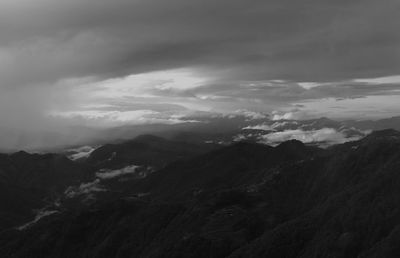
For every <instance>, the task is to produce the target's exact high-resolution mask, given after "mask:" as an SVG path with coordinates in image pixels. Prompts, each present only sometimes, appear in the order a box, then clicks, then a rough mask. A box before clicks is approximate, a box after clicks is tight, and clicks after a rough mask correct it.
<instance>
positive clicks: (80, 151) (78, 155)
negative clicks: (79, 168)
mask: <svg viewBox="0 0 400 258" xmlns="http://www.w3.org/2000/svg"><path fill="white" fill-rule="evenodd" d="M94 150H95V148H93V147H91V146H82V147H79V148H76V149H69V150H67V151H68V153H72V154H70V155H68V158H69V159H71V160H78V159H82V158H87V157H89V156H90V154H91V153H92V152H93V151H94Z"/></svg>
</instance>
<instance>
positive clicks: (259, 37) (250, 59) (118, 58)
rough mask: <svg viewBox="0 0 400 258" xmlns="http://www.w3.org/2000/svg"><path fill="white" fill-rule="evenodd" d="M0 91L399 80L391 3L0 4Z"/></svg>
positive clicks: (399, 39)
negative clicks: (41, 86) (76, 82)
mask: <svg viewBox="0 0 400 258" xmlns="http://www.w3.org/2000/svg"><path fill="white" fill-rule="evenodd" d="M1 5H2V6H1V7H2V8H1V11H0V17H1V18H0V21H1V37H0V46H1V50H0V56H1V57H2V60H3V61H2V65H1V70H0V75H1V78H2V82H1V83H2V87H6V86H7V85H12V86H13V87H14V86H20V85H26V84H32V83H41V82H44V81H46V82H48V81H50V82H51V81H56V80H59V79H62V78H69V77H85V76H98V77H100V78H108V77H118V76H123V75H127V74H133V73H141V72H146V71H151V70H163V69H172V68H177V67H199V68H202V69H203V70H204V71H205V72H207V73H213V72H215V73H217V74H218V76H221V77H223V78H229V79H232V80H234V79H240V80H243V79H252V80H267V79H286V80H308V81H310V80H311V81H326V80H334V81H337V80H341V79H347V78H361V77H377V76H386V75H392V74H395V73H398V71H399V65H400V64H399V55H400V53H399V51H400V49H399V46H400V44H399V43H400V35H399V33H398V27H399V25H400V19H399V18H398V13H399V11H400V9H399V2H398V1H396V0H383V1H372V0H366V1H333V0H332V1H328V0H325V1H324V0H322V1H321V0H304V1H288V0H283V1H282V0H279V1H278V0H268V1H257V0H252V1H244V0H242V1H239V0H229V1H228V0H219V1H214V0H213V1H211V0H204V1H194V0H193V1H191V0H169V1H156V0H146V1H144V0H136V1H125V0H117V1H103V0H101V1H98V0H81V1H77V0H73V1H47V0H38V1H35V2H34V3H33V1H28V0H16V1H11V0H9V1H2V2H1Z"/></svg>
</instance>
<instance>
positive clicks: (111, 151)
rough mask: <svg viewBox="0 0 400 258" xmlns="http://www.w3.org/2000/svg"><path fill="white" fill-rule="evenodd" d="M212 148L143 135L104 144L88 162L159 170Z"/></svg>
mask: <svg viewBox="0 0 400 258" xmlns="http://www.w3.org/2000/svg"><path fill="white" fill-rule="evenodd" d="M215 148H216V146H214V145H212V144H189V143H185V142H180V141H171V140H166V139H164V138H161V137H157V136H152V135H142V136H138V137H136V138H135V139H133V140H130V141H126V142H122V143H119V144H106V145H104V146H102V147H100V148H98V149H96V150H95V151H93V152H92V153H91V154H90V156H89V158H88V159H87V162H88V163H89V164H91V165H94V166H96V167H98V168H121V167H124V166H127V165H131V164H135V165H146V166H154V167H156V168H160V167H163V166H165V165H166V164H168V163H170V162H172V161H175V160H178V159H181V158H187V157H190V156H194V155H196V154H200V153H204V152H207V151H209V150H212V149H215Z"/></svg>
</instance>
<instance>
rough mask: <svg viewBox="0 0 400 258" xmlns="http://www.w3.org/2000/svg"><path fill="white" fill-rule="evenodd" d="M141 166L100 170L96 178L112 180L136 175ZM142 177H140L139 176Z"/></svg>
mask: <svg viewBox="0 0 400 258" xmlns="http://www.w3.org/2000/svg"><path fill="white" fill-rule="evenodd" d="M138 168H139V166H135V165H131V166H127V167H124V168H121V169H116V170H100V172H98V173H96V176H97V177H98V178H100V179H112V178H115V177H120V176H123V175H129V174H136V173H137V172H138V171H137V170H138ZM138 176H139V177H140V175H138Z"/></svg>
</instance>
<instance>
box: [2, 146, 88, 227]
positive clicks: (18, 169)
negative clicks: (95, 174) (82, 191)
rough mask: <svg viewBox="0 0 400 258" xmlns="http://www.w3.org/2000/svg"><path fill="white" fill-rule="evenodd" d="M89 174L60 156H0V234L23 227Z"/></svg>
mask: <svg viewBox="0 0 400 258" xmlns="http://www.w3.org/2000/svg"><path fill="white" fill-rule="evenodd" d="M91 174H92V171H91V170H90V169H89V168H88V167H85V166H82V165H79V164H76V163H74V162H72V161H71V160H69V159H67V158H66V157H65V156H62V155H59V154H30V153H27V152H24V151H20V152H17V153H13V154H0V211H1V212H0V230H1V229H4V228H7V227H12V226H16V225H18V224H22V223H23V222H24V221H27V220H29V219H30V217H31V216H32V210H34V209H39V208H41V207H42V206H44V205H45V204H46V203H48V202H53V201H54V200H55V199H56V198H57V196H59V195H61V194H62V192H63V191H64V190H65V188H66V187H67V186H69V185H71V184H75V183H78V182H81V181H82V180H85V179H86V178H89V177H90V175H91Z"/></svg>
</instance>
